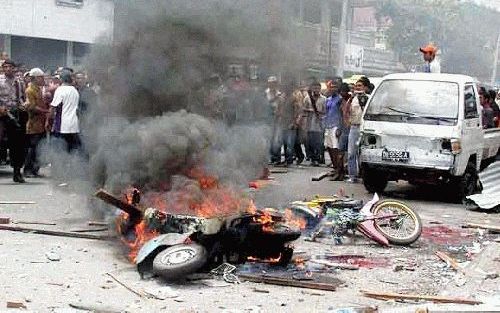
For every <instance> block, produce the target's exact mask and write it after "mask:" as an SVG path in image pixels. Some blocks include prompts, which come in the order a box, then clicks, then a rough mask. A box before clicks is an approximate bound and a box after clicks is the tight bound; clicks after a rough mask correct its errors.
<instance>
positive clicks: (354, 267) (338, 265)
mask: <svg viewBox="0 0 500 313" xmlns="http://www.w3.org/2000/svg"><path fill="white" fill-rule="evenodd" d="M309 262H311V263H316V264H320V265H324V266H328V267H334V268H338V269H342V270H359V266H357V265H353V264H348V263H334V262H330V261H327V260H321V259H311V260H309Z"/></svg>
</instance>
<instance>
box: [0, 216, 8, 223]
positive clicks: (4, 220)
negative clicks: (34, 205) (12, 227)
mask: <svg viewBox="0 0 500 313" xmlns="http://www.w3.org/2000/svg"><path fill="white" fill-rule="evenodd" d="M0 224H10V217H0Z"/></svg>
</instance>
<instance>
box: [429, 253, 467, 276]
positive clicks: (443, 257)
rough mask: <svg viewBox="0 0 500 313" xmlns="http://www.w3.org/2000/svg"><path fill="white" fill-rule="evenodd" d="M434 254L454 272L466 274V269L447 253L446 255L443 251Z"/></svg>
mask: <svg viewBox="0 0 500 313" xmlns="http://www.w3.org/2000/svg"><path fill="white" fill-rule="evenodd" d="M434 254H435V255H436V256H437V257H438V258H440V259H441V260H443V261H444V262H446V264H448V266H451V267H452V268H453V269H454V270H456V271H458V272H460V273H465V271H464V269H463V268H462V267H461V266H460V265H459V264H458V262H457V261H456V260H455V259H454V258H452V257H450V256H449V255H447V254H446V253H444V252H442V251H436V252H434Z"/></svg>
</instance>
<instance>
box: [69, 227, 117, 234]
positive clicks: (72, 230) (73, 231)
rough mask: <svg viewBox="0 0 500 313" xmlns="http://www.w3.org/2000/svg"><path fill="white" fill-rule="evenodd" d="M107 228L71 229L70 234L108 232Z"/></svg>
mask: <svg viewBox="0 0 500 313" xmlns="http://www.w3.org/2000/svg"><path fill="white" fill-rule="evenodd" d="M108 230H109V228H108V227H101V228H87V229H71V230H70V232H72V233H93V232H101V231H108Z"/></svg>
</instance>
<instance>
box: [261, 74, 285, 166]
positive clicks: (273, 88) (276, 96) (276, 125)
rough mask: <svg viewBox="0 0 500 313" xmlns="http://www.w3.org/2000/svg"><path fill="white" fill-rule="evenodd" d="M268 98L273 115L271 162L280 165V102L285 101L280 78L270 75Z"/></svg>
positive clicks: (281, 139) (281, 140) (267, 90)
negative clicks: (279, 82)
mask: <svg viewBox="0 0 500 313" xmlns="http://www.w3.org/2000/svg"><path fill="white" fill-rule="evenodd" d="M267 84H268V88H267V89H266V91H265V93H266V99H267V101H268V102H269V110H270V112H271V116H272V138H271V163H272V164H274V165H278V164H280V163H281V147H282V142H283V138H282V129H281V113H280V111H279V109H280V107H281V106H280V103H281V102H283V101H284V98H283V94H282V92H281V91H280V90H279V89H278V88H279V84H278V78H277V77H276V76H270V77H269V78H268V80H267Z"/></svg>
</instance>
